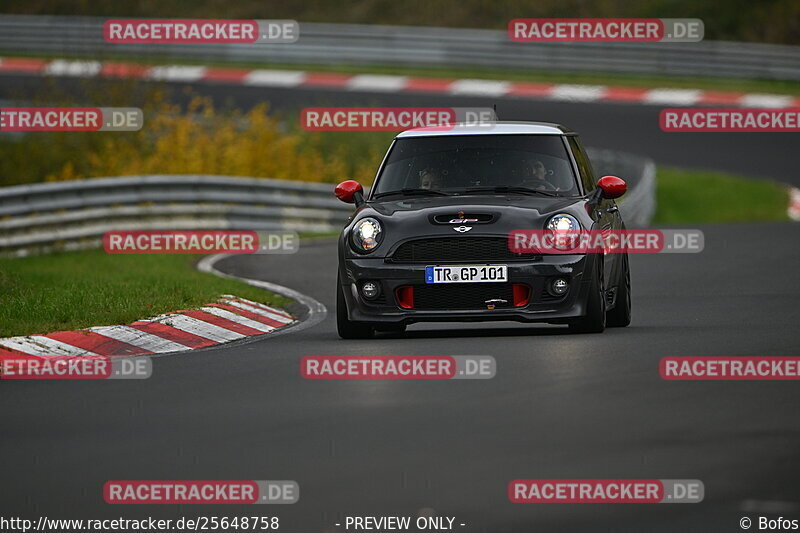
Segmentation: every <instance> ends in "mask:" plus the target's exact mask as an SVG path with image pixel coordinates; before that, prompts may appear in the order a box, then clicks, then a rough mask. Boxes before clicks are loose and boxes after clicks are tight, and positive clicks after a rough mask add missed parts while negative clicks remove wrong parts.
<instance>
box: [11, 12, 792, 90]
mask: <svg viewBox="0 0 800 533" xmlns="http://www.w3.org/2000/svg"><path fill="white" fill-rule="evenodd" d="M104 20H106V19H103V18H99V17H70V16H32V15H0V54H11V53H25V54H30V53H37V54H48V55H55V56H64V55H70V56H75V57H83V58H87V59H101V58H108V57H124V56H128V57H132V58H140V59H141V58H148V57H151V58H154V59H192V60H203V61H221V62H248V63H253V62H261V63H285V64H290V63H302V64H317V65H344V64H350V65H383V66H386V65H395V66H415V65H416V66H428V67H444V66H448V67H453V66H463V67H476V66H477V67H483V68H499V69H528V70H538V71H572V72H600V73H609V72H615V73H636V74H654V75H670V76H672V75H675V76H704V77H708V76H715V77H724V78H758V79H775V80H800V46H790V45H774V44H760V43H736V42H724V41H703V42H699V43H514V42H511V40H510V39H509V37H508V34H507V32H506V31H505V30H477V29H462V28H435V27H417V26H379V25H365V24H319V23H305V22H302V21H300V39H299V40H298V41H297V42H295V43H292V44H269V45H265V44H244V45H242V44H211V43H209V44H111V43H107V42H105V40H104V39H103V32H102V29H103V22H104Z"/></svg>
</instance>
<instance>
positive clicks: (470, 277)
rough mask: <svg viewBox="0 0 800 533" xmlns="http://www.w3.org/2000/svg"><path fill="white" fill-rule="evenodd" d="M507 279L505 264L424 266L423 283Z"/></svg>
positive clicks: (501, 280)
mask: <svg viewBox="0 0 800 533" xmlns="http://www.w3.org/2000/svg"><path fill="white" fill-rule="evenodd" d="M503 281H508V266H506V265H456V266H426V267H425V283H484V282H503Z"/></svg>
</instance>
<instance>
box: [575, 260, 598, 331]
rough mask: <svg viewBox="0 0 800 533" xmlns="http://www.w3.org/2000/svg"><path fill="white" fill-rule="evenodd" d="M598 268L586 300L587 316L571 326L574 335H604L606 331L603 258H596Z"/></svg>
mask: <svg viewBox="0 0 800 533" xmlns="http://www.w3.org/2000/svg"><path fill="white" fill-rule="evenodd" d="M595 261H596V265H597V266H596V267H595V272H594V275H593V276H592V283H591V285H590V286H589V296H588V297H587V298H586V316H584V317H583V318H581V319H579V320H576V321H575V322H573V323H571V324H570V325H569V330H570V331H572V332H573V333H602V332H603V331H604V330H605V329H606V298H605V284H604V282H603V256H602V255H599V256H596V259H595Z"/></svg>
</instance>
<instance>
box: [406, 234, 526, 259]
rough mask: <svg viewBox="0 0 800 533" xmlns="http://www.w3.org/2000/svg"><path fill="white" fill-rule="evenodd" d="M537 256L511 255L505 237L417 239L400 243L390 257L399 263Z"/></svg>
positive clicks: (513, 253) (512, 253)
mask: <svg viewBox="0 0 800 533" xmlns="http://www.w3.org/2000/svg"><path fill="white" fill-rule="evenodd" d="M536 257H537V256H536V254H531V253H515V252H512V251H511V250H509V249H508V239H507V238H505V237H444V238H439V239H418V240H415V241H409V242H406V243H403V244H401V245H400V247H399V248H397V250H396V251H395V252H394V255H392V259H393V260H394V261H396V262H398V263H449V262H464V261H475V262H480V263H483V262H486V261H533V260H534V259H535V258H536Z"/></svg>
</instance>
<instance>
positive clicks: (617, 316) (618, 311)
mask: <svg viewBox="0 0 800 533" xmlns="http://www.w3.org/2000/svg"><path fill="white" fill-rule="evenodd" d="M622 268H623V272H622V276H621V278H622V279H621V280H620V282H619V287H617V303H616V305H614V309H612V310H611V311H609V312H608V313H607V314H606V324H607V325H608V327H610V328H624V327H625V326H627V325H628V324H630V323H631V267H630V265H629V264H628V254H625V256H624V257H623V259H622Z"/></svg>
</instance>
